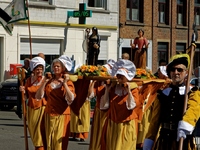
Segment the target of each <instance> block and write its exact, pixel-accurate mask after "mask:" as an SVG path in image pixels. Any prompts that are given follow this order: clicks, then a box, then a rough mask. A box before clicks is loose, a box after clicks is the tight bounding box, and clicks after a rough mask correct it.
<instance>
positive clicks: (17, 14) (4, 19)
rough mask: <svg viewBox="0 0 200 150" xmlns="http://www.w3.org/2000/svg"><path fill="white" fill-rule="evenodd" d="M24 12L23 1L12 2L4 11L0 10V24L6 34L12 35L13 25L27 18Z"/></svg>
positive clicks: (15, 0) (14, 0)
mask: <svg viewBox="0 0 200 150" xmlns="http://www.w3.org/2000/svg"><path fill="white" fill-rule="evenodd" d="M26 10H27V8H26V4H25V0H13V1H12V2H11V3H10V4H9V5H8V6H7V7H6V8H5V9H4V10H2V9H1V10H0V23H1V24H2V26H3V27H4V29H5V31H6V32H7V33H8V34H10V35H12V31H13V27H14V24H13V23H15V22H18V21H20V20H26V19H27V18H28V17H27V14H26Z"/></svg>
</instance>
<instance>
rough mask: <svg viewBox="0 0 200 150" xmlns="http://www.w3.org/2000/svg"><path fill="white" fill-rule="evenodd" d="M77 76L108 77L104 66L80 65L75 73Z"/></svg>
mask: <svg viewBox="0 0 200 150" xmlns="http://www.w3.org/2000/svg"><path fill="white" fill-rule="evenodd" d="M75 74H77V75H78V76H109V75H108V72H107V68H106V67H104V66H92V65H82V66H81V67H80V68H78V69H77V70H76V72H75Z"/></svg>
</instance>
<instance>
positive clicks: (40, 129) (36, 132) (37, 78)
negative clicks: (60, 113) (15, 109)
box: [20, 57, 46, 150]
mask: <svg viewBox="0 0 200 150" xmlns="http://www.w3.org/2000/svg"><path fill="white" fill-rule="evenodd" d="M30 68H31V71H32V74H33V75H32V76H30V77H29V78H28V79H27V81H26V84H25V87H24V86H20V91H24V92H25V95H26V97H27V98H28V107H27V123H28V130H29V134H30V137H31V140H32V142H33V145H34V146H35V150H44V149H46V148H45V147H46V146H45V143H46V140H45V130H44V109H45V105H46V100H45V98H42V99H40V100H38V99H36V98H35V94H36V92H37V90H38V89H39V87H40V85H41V84H42V79H43V78H44V76H43V73H44V68H45V61H44V59H42V58H40V57H34V58H33V59H31V61H30Z"/></svg>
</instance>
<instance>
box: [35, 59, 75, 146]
mask: <svg viewBox="0 0 200 150" xmlns="http://www.w3.org/2000/svg"><path fill="white" fill-rule="evenodd" d="M51 67H52V71H53V72H54V75H53V77H52V78H51V79H48V78H45V79H44V80H43V84H42V86H41V87H40V89H39V90H38V92H37V93H36V97H37V98H38V99H40V98H42V97H45V98H46V100H47V105H46V108H45V129H46V139H47V150H67V146H68V137H69V131H70V129H69V127H70V104H71V103H72V102H73V100H74V98H75V96H76V94H75V88H74V84H73V82H72V81H71V80H69V74H68V73H67V72H68V71H70V70H71V68H72V61H71V59H70V58H69V57H67V56H65V55H62V56H60V57H59V58H58V59H54V60H53V62H52V65H51Z"/></svg>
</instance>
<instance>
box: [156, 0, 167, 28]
mask: <svg viewBox="0 0 200 150" xmlns="http://www.w3.org/2000/svg"><path fill="white" fill-rule="evenodd" d="M158 16H159V18H158V22H159V23H165V24H169V1H167V2H166V0H159V3H158Z"/></svg>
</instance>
